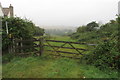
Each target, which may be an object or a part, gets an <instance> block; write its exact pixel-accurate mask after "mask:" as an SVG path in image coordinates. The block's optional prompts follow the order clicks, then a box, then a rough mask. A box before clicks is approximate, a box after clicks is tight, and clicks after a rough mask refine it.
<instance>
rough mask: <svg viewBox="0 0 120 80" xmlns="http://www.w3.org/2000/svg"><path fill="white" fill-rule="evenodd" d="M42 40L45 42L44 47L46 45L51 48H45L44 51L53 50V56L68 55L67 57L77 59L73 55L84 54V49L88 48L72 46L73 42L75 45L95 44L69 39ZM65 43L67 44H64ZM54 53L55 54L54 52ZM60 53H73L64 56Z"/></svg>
mask: <svg viewBox="0 0 120 80" xmlns="http://www.w3.org/2000/svg"><path fill="white" fill-rule="evenodd" d="M44 42H45V43H46V44H44V47H45V46H47V47H51V48H52V50H45V51H50V52H53V54H51V55H54V56H61V57H68V58H75V59H79V58H80V57H75V56H79V55H84V52H86V51H89V50H88V49H85V48H77V47H76V46H74V45H75V44H77V45H86V46H96V44H87V43H80V42H71V41H58V40H44ZM51 43H56V44H57V43H60V44H61V45H59V46H55V45H53V44H51ZM66 45H69V47H68V46H66ZM60 49H67V50H68V49H70V50H74V52H73V51H72V52H69V51H63V50H60ZM54 53H55V54H54ZM60 53H64V54H74V56H73V55H72V56H64V55H61V54H60Z"/></svg>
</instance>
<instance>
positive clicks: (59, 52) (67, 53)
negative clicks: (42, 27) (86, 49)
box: [46, 50, 83, 55]
mask: <svg viewBox="0 0 120 80" xmlns="http://www.w3.org/2000/svg"><path fill="white" fill-rule="evenodd" d="M46 51H51V52H55V51H53V50H46ZM56 52H59V53H67V54H78V53H73V52H66V51H56ZM78 55H79V54H78ZM81 55H83V54H81Z"/></svg>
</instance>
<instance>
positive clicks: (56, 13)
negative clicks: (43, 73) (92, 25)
mask: <svg viewBox="0 0 120 80" xmlns="http://www.w3.org/2000/svg"><path fill="white" fill-rule="evenodd" d="M118 1H119V0H0V2H1V4H2V6H3V7H8V6H9V5H10V4H12V5H13V6H14V13H15V15H16V16H18V17H22V18H25V17H26V18H28V19H30V20H32V21H33V22H34V23H35V24H36V25H40V26H41V25H44V26H48V25H49V26H56V25H58V26H61V25H64V26H80V25H84V24H87V23H89V22H91V21H98V22H102V23H104V22H108V21H109V20H111V19H115V17H116V16H115V15H116V14H117V13H118Z"/></svg>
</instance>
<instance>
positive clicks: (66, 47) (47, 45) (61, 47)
mask: <svg viewBox="0 0 120 80" xmlns="http://www.w3.org/2000/svg"><path fill="white" fill-rule="evenodd" d="M44 46H49V45H44ZM52 47H56V48H65V49H74V48H71V47H61V46H52ZM76 49H78V50H83V51H88V50H87V49H82V48H76Z"/></svg>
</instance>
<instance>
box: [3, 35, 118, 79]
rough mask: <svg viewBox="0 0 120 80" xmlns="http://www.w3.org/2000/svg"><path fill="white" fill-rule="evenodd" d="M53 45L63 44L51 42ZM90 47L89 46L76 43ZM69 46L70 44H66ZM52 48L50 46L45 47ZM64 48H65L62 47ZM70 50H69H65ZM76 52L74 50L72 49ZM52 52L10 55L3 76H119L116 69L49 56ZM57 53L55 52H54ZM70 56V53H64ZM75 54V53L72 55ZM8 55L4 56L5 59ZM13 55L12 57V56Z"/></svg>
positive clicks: (65, 38)
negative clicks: (27, 55)
mask: <svg viewBox="0 0 120 80" xmlns="http://www.w3.org/2000/svg"><path fill="white" fill-rule="evenodd" d="M51 39H54V40H62V41H63V40H64V41H74V42H76V41H75V40H71V39H70V37H67V36H64V37H60V36H59V37H58V36H54V37H52V38H51ZM51 44H52V45H61V44H58V43H51ZM74 46H75V47H81V48H88V46H82V45H74ZM66 47H68V45H66ZM45 49H50V48H45ZM62 50H64V49H62ZM65 51H69V50H65ZM70 51H71V52H74V50H70ZM50 53H52V52H47V51H44V53H43V54H42V56H33V55H31V56H29V57H27V58H21V57H14V56H9V55H8V56H9V59H8V60H9V61H10V62H8V63H5V64H3V69H2V70H3V78H117V77H118V72H117V71H114V70H105V71H101V70H99V69H98V68H96V67H94V66H91V65H85V64H83V63H82V64H81V63H80V60H75V59H69V58H62V57H54V56H49V55H48V54H50ZM52 54H55V53H52ZM61 54H62V55H65V56H69V54H63V53H61ZM71 56H73V55H71ZM4 57H5V58H8V57H6V55H4V56H3V60H4ZM11 57H12V58H11Z"/></svg>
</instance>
